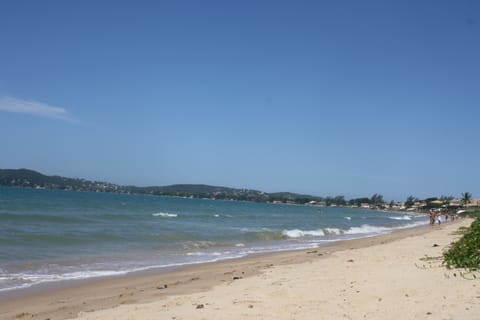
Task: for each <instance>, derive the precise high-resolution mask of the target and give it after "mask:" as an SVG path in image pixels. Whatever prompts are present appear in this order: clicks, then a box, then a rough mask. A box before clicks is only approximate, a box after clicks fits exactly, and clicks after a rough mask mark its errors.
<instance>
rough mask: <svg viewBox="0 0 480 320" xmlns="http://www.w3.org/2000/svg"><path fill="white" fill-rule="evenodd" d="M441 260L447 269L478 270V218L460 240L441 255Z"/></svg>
mask: <svg viewBox="0 0 480 320" xmlns="http://www.w3.org/2000/svg"><path fill="white" fill-rule="evenodd" d="M477 214H478V213H477ZM443 258H444V264H445V265H446V266H447V268H465V269H468V270H478V269H480V220H479V219H478V218H477V219H476V220H475V221H474V222H473V223H472V225H471V226H470V228H468V229H467V230H465V231H464V234H463V236H462V238H460V240H458V241H457V242H455V243H453V244H452V245H451V247H450V248H449V249H448V251H446V252H445V253H444V254H443Z"/></svg>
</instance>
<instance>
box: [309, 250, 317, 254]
mask: <svg viewBox="0 0 480 320" xmlns="http://www.w3.org/2000/svg"><path fill="white" fill-rule="evenodd" d="M317 252H318V251H317V250H313V251H307V254H308V253H317Z"/></svg>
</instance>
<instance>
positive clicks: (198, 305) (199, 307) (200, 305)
mask: <svg viewBox="0 0 480 320" xmlns="http://www.w3.org/2000/svg"><path fill="white" fill-rule="evenodd" d="M203 308H205V306H204V305H203V304H197V309H203Z"/></svg>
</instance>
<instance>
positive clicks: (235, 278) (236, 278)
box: [233, 277, 243, 280]
mask: <svg viewBox="0 0 480 320" xmlns="http://www.w3.org/2000/svg"><path fill="white" fill-rule="evenodd" d="M240 279H243V277H233V280H240Z"/></svg>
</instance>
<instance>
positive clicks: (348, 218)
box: [344, 217, 352, 220]
mask: <svg viewBox="0 0 480 320" xmlns="http://www.w3.org/2000/svg"><path fill="white" fill-rule="evenodd" d="M344 218H345V219H347V220H352V217H344Z"/></svg>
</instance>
